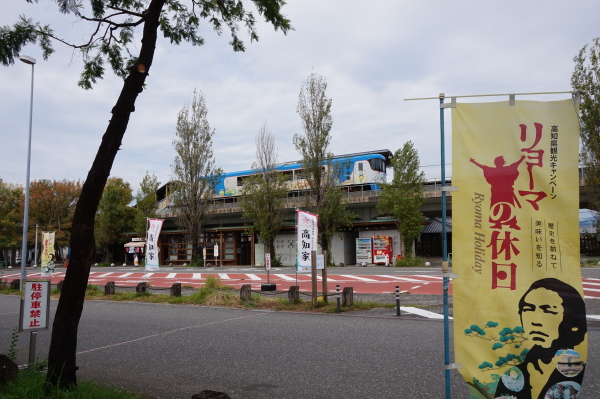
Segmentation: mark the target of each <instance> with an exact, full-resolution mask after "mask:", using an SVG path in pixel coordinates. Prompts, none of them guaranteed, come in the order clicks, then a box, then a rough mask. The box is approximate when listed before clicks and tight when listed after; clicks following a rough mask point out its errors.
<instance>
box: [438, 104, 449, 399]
mask: <svg viewBox="0 0 600 399" xmlns="http://www.w3.org/2000/svg"><path fill="white" fill-rule="evenodd" d="M443 103H444V93H440V141H441V161H442V168H441V169H442V276H443V278H444V284H443V295H444V364H445V367H444V377H445V381H446V399H450V397H451V396H450V370H449V368H448V367H449V366H450V320H449V315H448V313H449V312H448V280H449V273H448V241H447V239H448V237H447V232H446V191H444V187H445V186H446V147H445V138H444V108H443V107H442V104H443Z"/></svg>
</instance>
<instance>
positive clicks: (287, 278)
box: [275, 274, 296, 281]
mask: <svg viewBox="0 0 600 399" xmlns="http://www.w3.org/2000/svg"><path fill="white" fill-rule="evenodd" d="M275 276H277V277H281V278H282V279H284V280H287V281H296V278H295V277H290V276H286V275H285V274H275Z"/></svg>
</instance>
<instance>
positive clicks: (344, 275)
mask: <svg viewBox="0 0 600 399" xmlns="http://www.w3.org/2000/svg"><path fill="white" fill-rule="evenodd" d="M340 276H342V277H347V278H354V279H356V280H360V281H377V280H373V279H372V278H366V277H361V276H351V275H349V274H340ZM354 292H356V291H354Z"/></svg>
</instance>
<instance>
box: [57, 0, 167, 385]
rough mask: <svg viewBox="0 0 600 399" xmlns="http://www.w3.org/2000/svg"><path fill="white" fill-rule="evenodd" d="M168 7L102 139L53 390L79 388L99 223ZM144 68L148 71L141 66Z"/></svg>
mask: <svg viewBox="0 0 600 399" xmlns="http://www.w3.org/2000/svg"><path fill="white" fill-rule="evenodd" d="M164 3H165V0H152V1H151V3H150V4H149V6H148V11H147V13H146V14H145V18H146V20H145V23H144V29H143V38H142V47H141V50H140V56H139V59H138V64H136V65H135V66H134V67H133V68H132V70H131V72H130V73H129V76H127V78H126V79H125V82H124V84H123V88H122V90H121V93H120V95H119V99H118V100H117V103H116V105H115V106H114V108H113V109H112V111H111V112H112V118H111V120H110V122H109V124H108V127H107V129H106V132H105V133H104V136H103V137H102V142H101V144H100V147H99V148H98V153H97V154H96V158H95V159H94V162H93V164H92V167H91V169H90V171H89V172H88V175H87V178H86V180H85V183H84V184H83V188H82V190H81V196H80V197H79V201H78V202H77V207H76V208H75V214H74V216H73V227H72V233H71V249H72V252H71V262H70V264H69V268H68V269H67V274H66V276H65V282H64V285H63V290H62V293H61V296H60V300H59V302H58V307H57V309H56V316H55V317H54V324H53V327H52V338H51V341H50V351H49V353H48V374H47V377H46V382H47V386H48V388H51V387H53V386H59V387H60V388H66V389H74V388H76V387H77V375H76V371H77V364H76V351H77V331H78V327H79V319H80V318H81V312H82V311H83V302H84V299H85V290H86V287H87V283H88V277H89V274H90V267H91V265H92V261H93V254H94V218H95V215H96V210H97V209H98V204H99V202H100V198H101V197H102V192H103V190H104V186H105V185H106V180H107V179H108V176H109V175H110V170H111V168H112V165H113V162H114V159H115V156H116V155H117V151H118V150H119V147H120V146H121V141H122V139H123V135H124V134H125V131H126V129H127V124H128V123H129V116H130V114H131V112H133V111H134V110H135V100H136V99H137V96H138V95H139V93H141V92H142V90H143V84H144V82H145V80H146V76H147V74H148V71H149V70H150V66H151V64H152V60H153V58H154V50H155V46H156V37H157V31H158V26H159V18H160V13H161V11H162V8H163V6H164ZM142 65H143V66H144V68H142V67H141V66H142ZM138 66H140V67H139V68H138Z"/></svg>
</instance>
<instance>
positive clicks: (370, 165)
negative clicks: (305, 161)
mask: <svg viewBox="0 0 600 399" xmlns="http://www.w3.org/2000/svg"><path fill="white" fill-rule="evenodd" d="M392 156H393V154H392V152H391V151H389V150H380V151H369V152H361V153H356V154H346V155H339V156H336V157H334V159H333V162H335V163H337V164H338V165H340V166H341V167H342V174H341V177H340V180H339V181H338V184H339V185H340V186H342V187H345V188H347V189H348V190H349V191H353V190H363V191H366V190H378V189H380V184H381V183H385V182H386V176H387V174H386V168H387V167H388V166H390V160H391V158H392ZM276 169H277V171H278V172H280V173H284V174H286V175H287V176H288V180H287V186H288V188H289V189H290V191H297V190H304V189H306V188H308V183H307V181H306V179H304V177H303V174H302V165H301V164H300V163H299V162H287V163H283V164H280V165H277V166H276ZM254 173H255V171H254V170H244V171H239V172H230V173H225V174H223V176H222V178H221V181H220V182H219V183H218V184H217V187H216V192H215V196H216V197H236V196H239V195H242V193H243V186H244V179H245V178H246V177H248V176H250V175H252V174H254Z"/></svg>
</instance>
